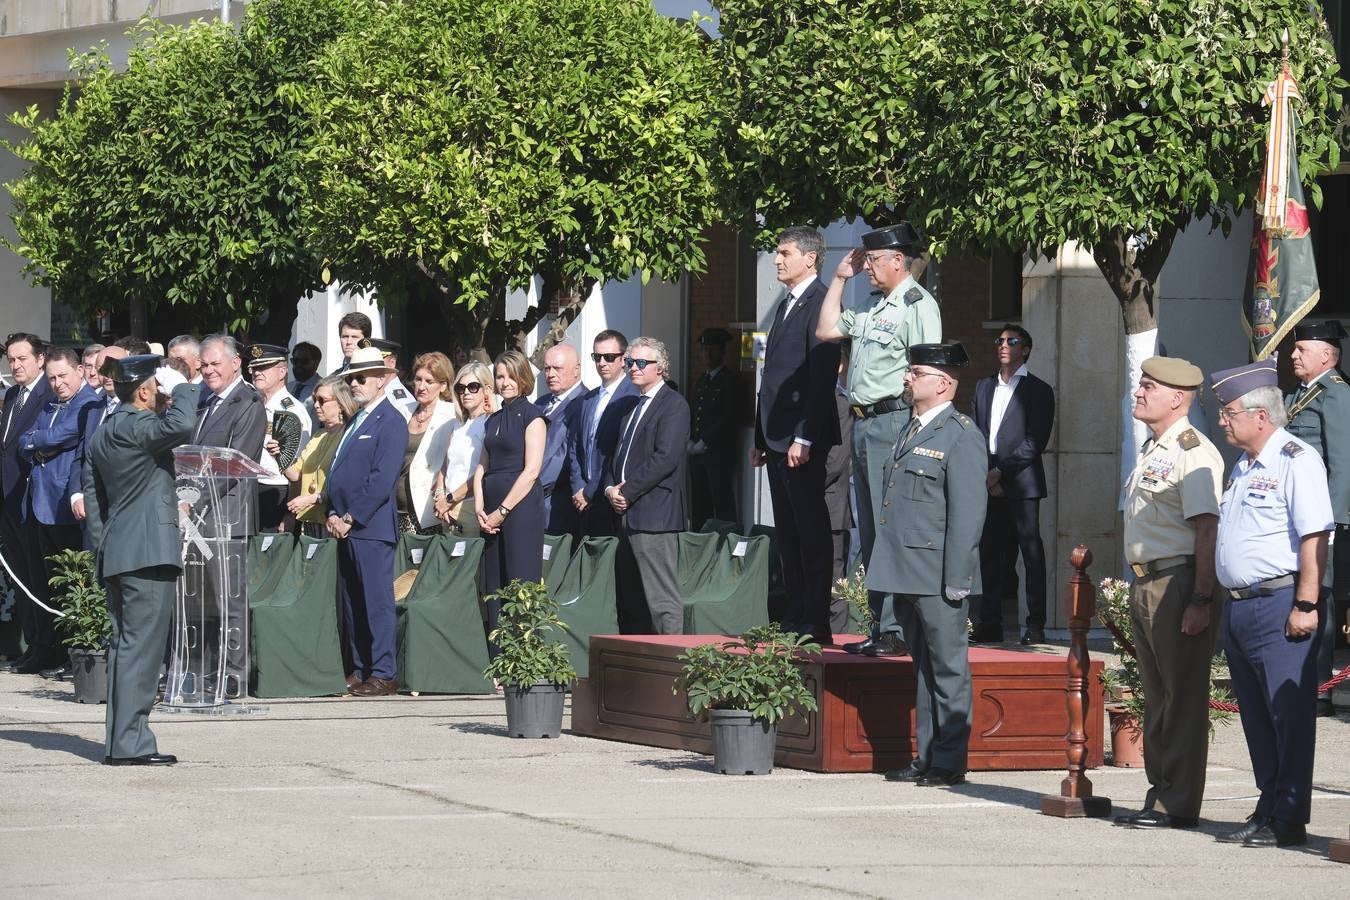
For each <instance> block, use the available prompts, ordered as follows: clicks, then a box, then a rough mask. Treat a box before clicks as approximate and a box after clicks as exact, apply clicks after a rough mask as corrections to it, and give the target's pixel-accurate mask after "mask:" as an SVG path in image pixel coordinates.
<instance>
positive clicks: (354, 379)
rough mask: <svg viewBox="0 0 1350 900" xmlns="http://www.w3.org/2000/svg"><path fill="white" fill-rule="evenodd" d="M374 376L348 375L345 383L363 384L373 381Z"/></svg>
mask: <svg viewBox="0 0 1350 900" xmlns="http://www.w3.org/2000/svg"><path fill="white" fill-rule="evenodd" d="M374 379H375V376H374V375H348V376H347V378H346V381H347V383H348V384H365V383H366V382H367V381H373V380H374Z"/></svg>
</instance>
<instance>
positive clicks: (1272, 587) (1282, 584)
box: [1224, 572, 1297, 600]
mask: <svg viewBox="0 0 1350 900" xmlns="http://www.w3.org/2000/svg"><path fill="white" fill-rule="evenodd" d="M1296 579H1297V575H1296V574H1295V573H1293V572H1290V573H1289V574H1288V575H1276V576H1275V577H1274V578H1267V579H1266V580H1265V581H1258V582H1256V584H1249V585H1247V586H1246V587H1240V588H1225V589H1224V590H1226V591H1228V596H1230V597H1232V598H1233V599H1234V600H1250V599H1251V598H1252V597H1269V596H1270V595H1271V594H1273V593H1275V592H1276V591H1278V590H1280V589H1281V588H1287V587H1290V586H1291V585H1293V583H1294V581H1295V580H1296Z"/></svg>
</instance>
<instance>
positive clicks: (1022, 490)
mask: <svg viewBox="0 0 1350 900" xmlns="http://www.w3.org/2000/svg"><path fill="white" fill-rule="evenodd" d="M995 350H996V352H997V355H998V374H997V375H994V376H990V377H988V378H982V379H980V380H979V382H977V383H976V385H975V398H974V401H973V406H972V409H971V418H972V419H974V420H975V424H976V425H977V426H978V427H979V429H980V431H981V432H983V434H984V437H985V442H986V444H987V445H988V448H989V473H988V476H987V477H986V480H985V483H986V486H987V487H988V489H989V507H988V510H987V511H986V514H985V525H984V536H983V537H982V538H981V540H980V572H981V580H982V581H983V582H984V595H983V597H981V598H980V600H979V602H978V614H977V615H974V616H972V618H974V619H975V624H974V632H973V633H972V635H971V640H972V641H974V642H975V643H998V642H1000V641H1002V640H1003V603H1004V601H1005V600H1009V599H1011V600H1012V601H1014V602H1016V599H1017V554H1018V553H1019V552H1020V553H1021V554H1022V566H1023V568H1024V569H1025V570H1026V576H1027V583H1026V597H1027V623H1026V625H1027V627H1026V631H1025V632H1023V634H1022V643H1023V644H1040V643H1044V642H1045V547H1044V545H1043V544H1042V543H1041V523H1040V506H1041V498H1042V497H1044V496H1045V495H1046V489H1045V466H1044V464H1043V463H1042V462H1041V455H1042V454H1043V453H1044V452H1045V447H1046V445H1047V444H1048V443H1049V442H1050V429H1051V428H1052V427H1053V426H1054V424H1055V392H1054V389H1053V388H1051V387H1050V385H1048V384H1046V383H1045V382H1044V381H1042V380H1041V379H1039V378H1037V377H1036V376H1035V375H1032V374H1031V373H1030V372H1028V371H1027V360H1028V359H1029V358H1030V357H1031V334H1030V333H1028V332H1027V330H1026V329H1025V328H1023V327H1021V326H1020V325H1004V326H1003V330H1002V331H1001V332H1000V333H999V336H998V338H997V340H996V342H995ZM971 612H972V613H976V612H977V610H976V609H972V610H971Z"/></svg>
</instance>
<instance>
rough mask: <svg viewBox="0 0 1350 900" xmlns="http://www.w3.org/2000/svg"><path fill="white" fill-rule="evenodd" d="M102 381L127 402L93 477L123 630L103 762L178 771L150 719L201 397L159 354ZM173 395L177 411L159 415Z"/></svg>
mask: <svg viewBox="0 0 1350 900" xmlns="http://www.w3.org/2000/svg"><path fill="white" fill-rule="evenodd" d="M102 374H103V375H104V376H105V377H108V378H111V379H112V380H113V387H114V390H115V391H116V393H117V399H118V400H119V401H120V402H121V405H120V406H118V407H117V409H116V410H115V411H114V412H113V413H111V414H110V415H109V416H108V418H107V420H106V421H105V422H104V423H103V425H102V426H100V427H99V429H98V431H96V432H94V434H93V436H92V437H91V438H90V439H89V450H88V454H87V459H88V465H86V467H85V471H84V505H85V512H86V514H87V516H88V525H89V542H90V545H91V546H92V547H93V549H94V555H95V558H96V560H97V566H98V575H99V578H101V579H102V580H103V581H104V583H105V584H106V585H107V590H108V610H109V612H110V613H111V614H112V622H113V635H112V643H111V645H110V647H109V649H108V710H107V713H106V716H107V737H106V742H105V744H104V753H105V754H106V755H105V756H104V759H103V763H104V765H109V766H163V765H172V764H173V763H175V762H177V761H178V760H177V758H176V757H173V756H170V755H169V754H166V753H160V752H159V749H158V747H157V746H156V745H155V736H154V735H153V734H151V733H150V727H149V716H150V708H151V707H152V706H154V704H155V689H156V686H157V685H158V682H159V666H160V663H161V661H163V659H164V647H165V644H166V643H167V642H168V639H169V627H170V625H171V624H172V621H173V606H174V586H175V583H176V582H177V580H178V574H179V572H180V571H181V570H182V565H183V549H182V539H181V537H180V536H179V532H178V510H177V508H176V505H175V500H174V465H173V448H175V447H177V446H179V445H181V444H186V443H187V442H188V441H189V440H191V439H192V431H193V428H194V427H195V425H196V421H197V392H198V390H199V388H198V386H197V385H195V384H188V383H187V380H186V379H185V378H183V376H182V375H180V374H178V372H176V371H174V370H173V369H170V368H168V367H167V366H164V365H163V360H162V359H161V358H160V357H158V356H153V355H147V356H128V357H125V358H123V359H114V360H109V361H108V362H106V363H104V366H103V369H102ZM169 396H171V397H172V399H173V406H172V408H170V409H168V410H167V411H165V412H164V414H163V415H162V416H161V415H158V413H159V412H161V411H162V410H164V406H165V403H164V401H165V398H166V397H169Z"/></svg>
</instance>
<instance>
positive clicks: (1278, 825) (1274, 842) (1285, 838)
mask: <svg viewBox="0 0 1350 900" xmlns="http://www.w3.org/2000/svg"><path fill="white" fill-rule="evenodd" d="M1306 843H1308V829H1307V827H1306V826H1304V825H1295V824H1293V823H1292V822H1285V821H1283V820H1281V819H1276V818H1269V819H1266V824H1265V825H1264V826H1263V827H1261V828H1258V829H1257V830H1256V831H1253V832H1252V833H1251V834H1249V835H1247V837H1246V839H1245V840H1244V841H1243V842H1242V846H1244V847H1294V846H1297V845H1300V844H1306Z"/></svg>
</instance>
